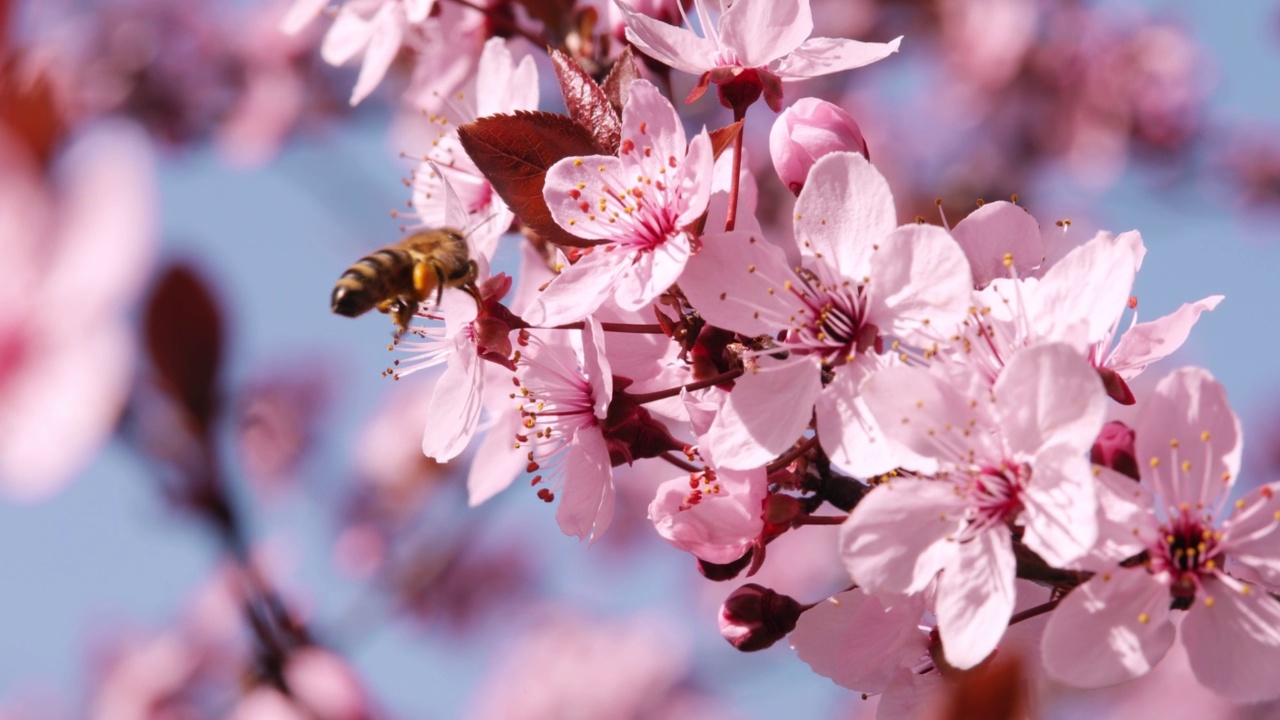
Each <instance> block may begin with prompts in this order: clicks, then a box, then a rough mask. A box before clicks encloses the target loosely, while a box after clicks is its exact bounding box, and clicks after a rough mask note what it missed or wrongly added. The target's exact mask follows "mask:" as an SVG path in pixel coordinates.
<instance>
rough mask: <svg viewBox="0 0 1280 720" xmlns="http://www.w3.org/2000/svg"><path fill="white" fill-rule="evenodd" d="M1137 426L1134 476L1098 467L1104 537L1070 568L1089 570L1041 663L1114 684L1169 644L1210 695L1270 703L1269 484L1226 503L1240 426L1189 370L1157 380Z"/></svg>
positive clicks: (1275, 619) (1272, 500)
mask: <svg viewBox="0 0 1280 720" xmlns="http://www.w3.org/2000/svg"><path fill="white" fill-rule="evenodd" d="M1134 432H1135V434H1136V439H1135V446H1136V452H1137V457H1138V458H1139V467H1140V470H1141V473H1142V481H1141V483H1140V484H1139V483H1134V482H1133V481H1132V480H1130V479H1128V478H1125V477H1122V476H1119V475H1118V474H1114V473H1112V472H1111V471H1109V470H1107V469H1105V468H1103V469H1100V470H1099V473H1098V477H1099V480H1100V481H1101V482H1102V485H1101V487H1102V494H1101V495H1100V501H1101V503H1102V505H1103V506H1104V510H1105V512H1104V513H1103V514H1102V516H1103V518H1104V525H1105V524H1108V523H1110V524H1112V525H1113V526H1112V527H1110V528H1106V530H1107V532H1106V537H1107V538H1108V540H1109V542H1108V543H1106V544H1105V545H1103V544H1101V543H1100V544H1099V549H1098V550H1096V551H1095V552H1094V553H1093V554H1092V555H1091V556H1090V557H1087V558H1084V559H1082V560H1081V562H1080V565H1081V566H1083V567H1085V568H1087V569H1090V570H1094V571H1096V574H1095V575H1094V576H1093V577H1092V578H1091V579H1090V580H1089V581H1087V582H1086V583H1085V584H1083V585H1081V586H1080V587H1078V588H1076V589H1075V590H1073V591H1072V592H1071V593H1070V594H1069V595H1067V597H1066V598H1065V599H1064V600H1063V601H1062V604H1060V605H1059V606H1058V607H1057V609H1056V610H1055V611H1054V613H1053V616H1052V617H1051V618H1050V620H1049V624H1048V627H1047V628H1046V630H1045V638H1044V646H1043V650H1042V652H1043V657H1044V662H1045V667H1046V668H1047V669H1048V671H1049V672H1050V674H1052V675H1053V676H1054V677H1056V678H1058V679H1060V680H1063V681H1065V682H1069V683H1071V684H1073V685H1080V686H1085V687H1098V686H1103V685H1111V684H1115V683H1118V682H1122V681H1125V680H1129V679H1132V678H1134V677H1137V676H1139V675H1142V674H1144V673H1146V672H1148V671H1149V670H1151V668H1152V667H1154V666H1155V664H1156V663H1158V662H1159V661H1160V659H1161V658H1162V657H1163V656H1164V655H1165V653H1166V652H1167V651H1168V649H1169V648H1170V646H1171V645H1172V644H1173V642H1174V639H1175V636H1177V637H1180V638H1181V640H1182V644H1183V645H1184V646H1186V650H1187V655H1188V658H1189V660H1190V664H1191V670H1192V672H1193V673H1194V674H1195V676H1196V678H1197V679H1198V680H1199V681H1200V682H1201V684H1203V685H1205V686H1206V687H1208V688H1209V689H1210V690H1213V691H1214V692H1216V693H1218V694H1220V695H1223V696H1224V697H1227V698H1228V699H1231V700H1233V701H1236V702H1257V701H1260V700H1267V699H1272V698H1276V697H1280V687H1277V685H1276V683H1275V682H1274V680H1275V668H1276V667H1277V665H1278V664H1280V601H1278V600H1276V598H1275V597H1273V596H1272V595H1271V593H1274V592H1276V591H1278V590H1280V483H1271V484H1269V485H1263V486H1262V487H1259V488H1256V489H1255V490H1253V491H1251V492H1249V493H1247V494H1245V495H1244V496H1243V497H1241V498H1240V499H1238V500H1236V501H1235V502H1234V503H1231V502H1230V501H1229V495H1230V493H1231V490H1232V488H1233V487H1234V485H1235V482H1236V475H1237V473H1238V471H1239V469H1240V456H1241V437H1240V421H1239V420H1238V419H1237V418H1236V416H1235V413H1234V412H1232V410H1231V407H1230V405H1229V404H1228V403H1227V397H1226V391H1225V390H1224V389H1223V387H1222V386H1221V385H1220V384H1219V383H1218V382H1217V381H1216V380H1214V379H1213V377H1212V376H1211V375H1210V374H1209V373H1208V372H1207V371H1205V370H1202V369H1200V368H1182V369H1180V370H1177V371H1175V372H1173V373H1171V374H1170V375H1169V376H1167V377H1166V378H1164V379H1163V380H1162V381H1161V382H1160V383H1159V384H1158V385H1157V386H1156V391H1155V394H1154V395H1153V396H1152V397H1151V398H1150V399H1149V400H1147V401H1146V402H1145V403H1144V406H1143V408H1142V411H1141V414H1140V415H1139V417H1138V421H1137V424H1136V426H1135V427H1134ZM1175 611H1176V612H1177V613H1178V614H1179V615H1182V617H1181V618H1180V620H1181V622H1180V623H1178V622H1177V620H1178V619H1179V618H1178V617H1177V616H1176V615H1175V614H1174V613H1175ZM1175 628H1176V629H1175Z"/></svg>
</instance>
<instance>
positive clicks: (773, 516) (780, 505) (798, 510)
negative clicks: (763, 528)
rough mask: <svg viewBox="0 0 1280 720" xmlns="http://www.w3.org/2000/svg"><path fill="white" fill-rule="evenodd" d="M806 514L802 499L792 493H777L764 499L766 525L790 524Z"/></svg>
mask: <svg viewBox="0 0 1280 720" xmlns="http://www.w3.org/2000/svg"><path fill="white" fill-rule="evenodd" d="M806 514H807V513H805V511H804V507H803V506H802V505H801V504H800V501H799V500H798V499H797V498H795V497H792V496H791V495H784V494H781V493H775V494H773V495H770V496H769V497H767V498H765V500H764V511H763V515H764V522H765V524H766V525H790V524H791V523H792V522H794V521H796V520H798V519H800V518H801V517H803V516H804V515H806Z"/></svg>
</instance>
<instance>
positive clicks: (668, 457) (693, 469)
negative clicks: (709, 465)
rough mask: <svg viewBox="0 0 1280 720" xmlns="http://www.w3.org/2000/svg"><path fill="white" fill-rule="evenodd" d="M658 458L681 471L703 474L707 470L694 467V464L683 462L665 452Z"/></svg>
mask: <svg viewBox="0 0 1280 720" xmlns="http://www.w3.org/2000/svg"><path fill="white" fill-rule="evenodd" d="M658 457H660V458H662V459H663V460H666V461H667V462H669V463H671V464H672V465H675V466H676V467H678V468H680V469H681V470H687V471H689V472H701V471H702V470H704V469H705V468H700V467H698V466H697V465H694V464H693V463H689V462H685V461H684V460H681V459H680V458H678V457H676V456H675V455H673V454H671V453H669V452H664V453H662V454H661V455H659V456H658Z"/></svg>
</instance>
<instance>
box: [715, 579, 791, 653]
mask: <svg viewBox="0 0 1280 720" xmlns="http://www.w3.org/2000/svg"><path fill="white" fill-rule="evenodd" d="M803 611H804V608H803V607H802V606H801V605H800V603H798V602H796V601H795V600H793V599H792V598H790V597H788V596H786V595H781V594H779V593H776V592H774V591H772V590H770V589H769V588H767V587H763V586H760V585H756V584H755V583H749V584H747V585H743V586H742V587H740V588H738V589H737V590H734V591H733V594H732V595H730V596H729V597H728V598H727V599H725V601H724V605H721V606H720V634H721V635H722V636H723V637H724V639H725V640H728V641H729V644H730V645H733V646H734V647H736V648H738V649H739V650H741V651H743V652H754V651H756V650H763V649H765V648H767V647H769V646H770V645H773V644H774V643H776V642H778V641H779V640H781V639H782V638H784V637H786V636H787V633H789V632H791V631H792V630H794V629H795V627H796V620H798V619H800V613H801V612H803Z"/></svg>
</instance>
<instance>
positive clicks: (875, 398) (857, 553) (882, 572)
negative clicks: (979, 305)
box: [841, 344, 1106, 668]
mask: <svg viewBox="0 0 1280 720" xmlns="http://www.w3.org/2000/svg"><path fill="white" fill-rule="evenodd" d="M862 394H863V399H864V400H865V402H866V404H867V406H868V407H869V408H870V409H871V411H872V413H874V415H875V416H876V418H877V419H879V421H880V427H881V428H883V429H884V432H885V435H886V436H887V437H888V438H889V439H890V440H891V441H892V442H894V443H900V444H902V445H904V446H905V447H906V448H907V449H908V450H909V451H911V452H912V453H915V454H916V455H917V456H918V458H919V461H918V463H917V464H916V465H915V466H914V467H912V466H908V469H911V470H917V471H920V472H922V473H925V474H931V475H934V479H916V478H898V479H893V480H890V481H888V482H886V483H885V484H883V485H880V486H877V487H876V488H875V489H874V490H872V491H871V492H870V493H869V494H868V495H867V496H866V497H865V498H863V500H862V501H861V502H860V503H859V504H858V505H857V507H855V508H854V511H853V513H852V514H851V515H850V516H849V519H848V520H847V521H846V522H845V524H844V525H843V527H842V528H841V544H842V552H843V554H844V558H845V564H846V565H847V566H848V568H849V572H850V573H851V574H852V575H853V577H854V579H855V581H857V582H858V584H859V585H860V586H862V587H864V588H866V589H867V590H868V591H870V592H874V593H890V594H892V593H897V594H910V593H917V592H920V591H922V590H923V589H924V588H925V587H927V586H928V584H929V583H930V582H932V581H933V579H934V577H935V576H938V573H939V572H941V576H940V577H939V581H938V590H937V600H936V608H935V613H936V615H937V618H938V631H939V633H940V635H941V638H942V644H943V649H944V651H945V652H946V657H947V661H948V662H950V663H951V664H952V665H954V666H956V667H959V668H968V667H973V666H974V665H976V664H977V663H979V662H981V661H982V660H983V658H985V657H986V656H987V655H988V654H989V653H990V652H991V651H992V650H993V649H994V648H995V646H996V643H997V642H999V640H1000V638H1001V636H1002V635H1003V633H1004V630H1005V627H1006V626H1007V624H1008V622H1009V617H1010V615H1011V614H1012V612H1013V608H1014V602H1015V594H1014V570H1015V562H1014V555H1013V545H1012V532H1013V529H1014V528H1017V529H1018V530H1019V531H1020V536H1021V539H1022V542H1023V543H1025V544H1026V546H1027V547H1028V548H1030V549H1031V550H1033V551H1035V552H1036V553H1037V554H1039V555H1040V557H1042V558H1044V559H1045V561H1047V562H1048V563H1049V564H1050V565H1053V566H1056V567H1063V566H1065V565H1066V564H1067V563H1069V562H1071V561H1073V560H1076V559H1077V558H1080V557H1081V556H1082V555H1084V554H1085V553H1086V552H1087V551H1088V550H1089V549H1090V548H1091V547H1092V546H1093V544H1094V540H1095V538H1096V537H1097V522H1096V520H1095V517H1094V516H1095V512H1096V509H1097V503H1096V500H1095V495H1094V488H1093V477H1092V474H1091V473H1090V472H1089V465H1088V462H1087V461H1086V459H1085V458H1086V457H1087V453H1088V451H1089V448H1090V446H1091V445H1092V444H1093V440H1094V438H1095V437H1096V436H1097V434H1098V430H1099V429H1100V428H1101V427H1102V422H1103V415H1104V412H1105V408H1106V397H1105V395H1104V393H1103V388H1102V383H1101V382H1100V381H1099V379H1098V377H1097V374H1096V373H1095V372H1094V371H1093V370H1092V368H1090V367H1089V365H1088V363H1086V362H1084V360H1083V359H1082V358H1080V356H1079V354H1078V353H1077V352H1075V351H1074V350H1073V349H1072V348H1071V347H1069V346H1066V345H1062V344H1051V345H1041V346H1036V347H1032V348H1028V349H1026V350H1023V351H1021V352H1020V353H1018V354H1017V355H1016V356H1014V358H1013V359H1012V360H1011V361H1010V362H1009V364H1008V365H1007V366H1006V367H1005V369H1004V372H1002V373H1001V375H1000V377H999V378H998V379H997V380H996V382H995V385H994V386H993V387H990V388H989V387H988V385H987V384H986V382H985V381H984V380H983V379H982V378H980V377H979V376H977V375H976V374H974V373H972V372H965V373H953V374H952V375H951V376H949V377H945V378H944V377H941V376H940V375H938V374H935V373H933V372H931V371H929V370H926V369H922V368H890V369H887V370H884V371H881V372H879V373H876V374H875V375H873V376H872V377H871V378H870V379H869V380H868V381H867V382H866V383H865V384H864V385H863V387H862Z"/></svg>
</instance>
